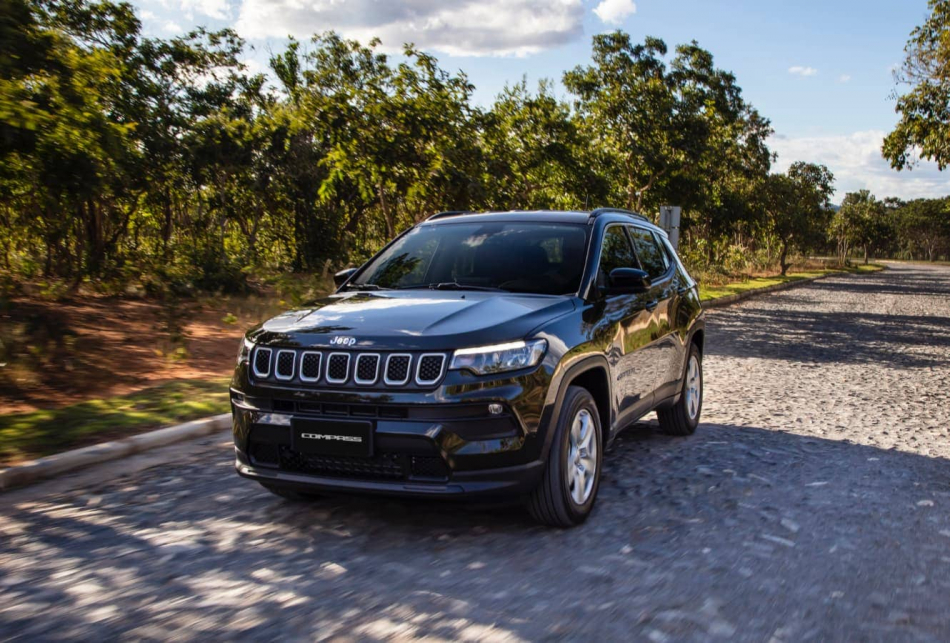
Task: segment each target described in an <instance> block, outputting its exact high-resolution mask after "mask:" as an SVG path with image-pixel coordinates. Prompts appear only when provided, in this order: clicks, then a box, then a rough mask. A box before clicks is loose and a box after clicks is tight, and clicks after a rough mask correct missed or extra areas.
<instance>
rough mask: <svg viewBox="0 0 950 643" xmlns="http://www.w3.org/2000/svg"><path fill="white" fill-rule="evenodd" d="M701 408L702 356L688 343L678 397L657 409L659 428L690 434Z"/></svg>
mask: <svg viewBox="0 0 950 643" xmlns="http://www.w3.org/2000/svg"><path fill="white" fill-rule="evenodd" d="M702 410H703V356H702V354H701V353H700V352H699V348H698V347H697V346H696V344H690V347H689V355H688V356H687V358H686V376H685V377H684V378H683V390H682V391H680V399H679V400H678V401H677V402H676V404H674V405H673V406H672V407H670V408H668V409H657V411H656V417H657V419H659V421H660V429H661V430H662V431H663V432H664V433H667V434H669V435H692V433H693V432H694V431H695V430H696V427H697V426H699V416H700V414H701V413H702Z"/></svg>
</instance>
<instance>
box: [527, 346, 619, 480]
mask: <svg viewBox="0 0 950 643" xmlns="http://www.w3.org/2000/svg"><path fill="white" fill-rule="evenodd" d="M597 368H601V369H603V371H604V373H606V375H607V399H608V403H609V407H610V408H608V409H607V411H608V417H609V418H610V425H611V426H610V427H601V429H602V430H606V434H605V438H606V437H607V436H609V434H610V433H609V432H610V430H611V429H612V427H613V423H614V421H615V420H616V417H617V413H616V409H614V403H613V399H614V398H613V384H612V383H611V381H610V364H609V363H608V362H607V358H606V357H605V356H604V355H601V354H595V355H588V356H586V357H583V358H581V359H580V360H579V361H577V362H576V363H574V364H572V365H571V366H569V367H568V368H567V370H566V371H564V373H563V374H562V375H561V377H560V380H559V382H558V388H557V395H556V396H555V398H554V402H553V403H551V404H546V405H545V408H544V410H543V411H542V412H541V422H540V423H539V428H540V429H541V430H542V431H544V441H543V443H542V448H541V460H542V461H544V462H547V459H548V454H549V453H550V452H551V442H552V440H553V437H554V431H553V430H552V428H553V425H554V422H555V421H556V420H557V418H558V417H560V414H561V407H562V406H563V404H564V397H565V396H566V395H567V389H568V387H569V386H570V385H571V384H572V383H573V382H574V380H575V379H576V378H577V377H578V376H579V375H583V374H584V373H586V372H588V371H592V370H594V369H597ZM598 410H599V409H598ZM605 445H606V439H605Z"/></svg>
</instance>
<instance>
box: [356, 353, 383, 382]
mask: <svg viewBox="0 0 950 643" xmlns="http://www.w3.org/2000/svg"><path fill="white" fill-rule="evenodd" d="M378 375H379V355H374V354H370V353H367V354H364V355H360V356H359V357H357V358H356V383H357V384H375V383H376V378H377V377H378Z"/></svg>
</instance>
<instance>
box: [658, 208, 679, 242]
mask: <svg viewBox="0 0 950 643" xmlns="http://www.w3.org/2000/svg"><path fill="white" fill-rule="evenodd" d="M682 213H683V208H681V207H680V206H678V205H661V206H660V227H661V228H663V229H664V230H666V234H668V235H669V236H670V243H671V244H672V245H673V249H674V250H679V247H680V215H682Z"/></svg>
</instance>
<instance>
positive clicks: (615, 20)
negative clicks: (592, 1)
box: [594, 0, 637, 25]
mask: <svg viewBox="0 0 950 643" xmlns="http://www.w3.org/2000/svg"><path fill="white" fill-rule="evenodd" d="M636 12H637V5H636V3H634V2H633V0H602V2H601V3H600V4H599V5H597V6H596V7H594V13H596V14H597V17H598V18H600V19H601V20H602V21H603V22H607V23H610V24H612V25H619V24H620V23H622V22H623V21H624V19H625V18H628V17H629V16H632V15H633V14H635V13H636Z"/></svg>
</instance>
